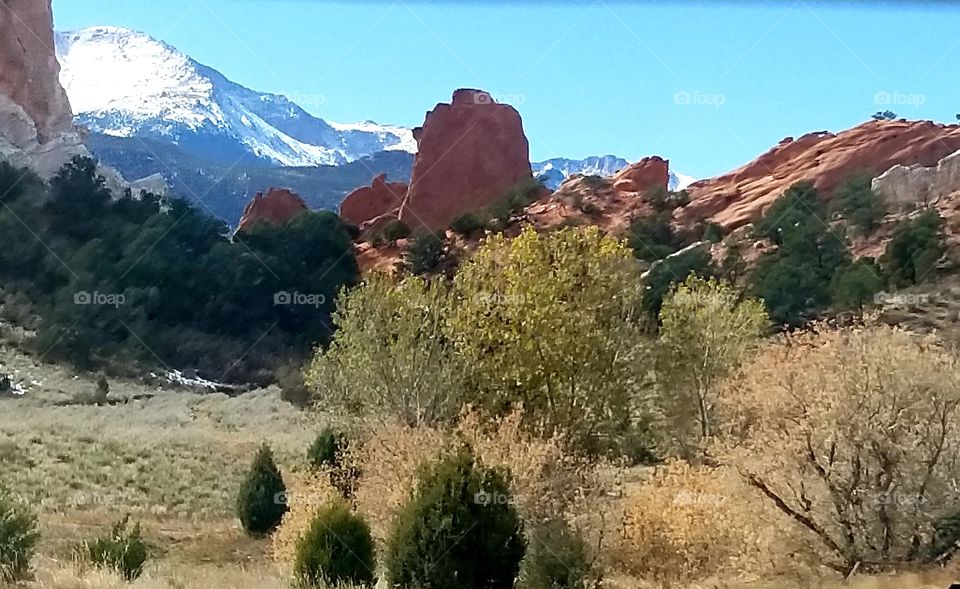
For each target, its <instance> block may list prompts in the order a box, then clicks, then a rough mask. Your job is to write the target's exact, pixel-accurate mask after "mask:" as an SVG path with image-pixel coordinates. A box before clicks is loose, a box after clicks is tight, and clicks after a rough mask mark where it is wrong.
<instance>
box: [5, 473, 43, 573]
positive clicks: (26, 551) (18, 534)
mask: <svg viewBox="0 0 960 589" xmlns="http://www.w3.org/2000/svg"><path fill="white" fill-rule="evenodd" d="M39 540H40V534H39V532H38V531H37V516H36V515H34V514H33V513H32V512H31V511H29V510H28V509H27V508H26V507H25V506H24V505H23V504H22V503H20V502H19V501H17V500H16V499H14V498H13V497H11V496H10V495H9V494H8V492H7V491H6V490H4V489H0V581H5V582H8V583H13V582H15V581H18V580H20V579H22V578H24V577H25V576H26V574H27V572H28V571H29V570H30V560H31V559H32V558H33V553H34V550H35V549H36V546H37V542H38V541H39Z"/></svg>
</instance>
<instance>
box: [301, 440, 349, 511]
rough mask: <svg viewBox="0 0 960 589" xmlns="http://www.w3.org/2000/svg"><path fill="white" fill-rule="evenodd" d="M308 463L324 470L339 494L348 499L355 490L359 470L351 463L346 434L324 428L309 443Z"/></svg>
mask: <svg viewBox="0 0 960 589" xmlns="http://www.w3.org/2000/svg"><path fill="white" fill-rule="evenodd" d="M307 458H308V459H309V460H310V464H311V465H312V466H313V467H314V468H316V469H320V470H323V471H326V472H327V474H328V475H329V477H330V484H331V485H333V487H334V488H335V489H337V491H339V492H340V495H341V496H343V497H344V498H347V499H349V498H350V497H353V495H354V491H356V485H357V480H358V479H359V478H360V470H359V469H358V468H357V467H356V466H355V465H354V464H353V460H352V458H351V456H350V440H349V438H348V437H347V434H345V433H344V432H341V431H336V430H334V429H333V428H329V427H328V428H325V429H324V430H323V431H322V432H320V434H319V435H317V438H316V439H315V440H314V441H313V444H311V445H310V449H309V450H308V451H307Z"/></svg>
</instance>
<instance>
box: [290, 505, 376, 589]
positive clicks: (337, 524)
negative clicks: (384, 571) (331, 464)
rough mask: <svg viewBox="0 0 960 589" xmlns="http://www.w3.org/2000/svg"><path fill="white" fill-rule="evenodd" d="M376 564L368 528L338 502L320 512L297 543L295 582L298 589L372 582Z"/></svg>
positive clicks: (370, 584) (369, 584)
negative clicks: (300, 588) (301, 588)
mask: <svg viewBox="0 0 960 589" xmlns="http://www.w3.org/2000/svg"><path fill="white" fill-rule="evenodd" d="M376 567H377V562H376V558H375V554H374V545H373V537H372V536H371V534H370V526H368V525H367V523H366V522H365V521H364V520H363V518H361V517H360V516H359V515H356V514H354V513H351V512H350V508H349V507H348V506H347V505H346V504H344V503H342V502H337V503H334V504H332V505H329V506H327V507H325V508H323V509H321V510H319V511H318V512H317V513H316V514H315V515H314V516H313V520H312V521H311V523H310V527H309V528H308V529H307V531H306V532H305V533H304V535H303V536H301V537H300V540H299V541H298V542H297V548H296V556H295V558H294V563H293V572H294V578H295V580H296V582H297V584H298V585H299V586H300V587H328V586H336V585H339V584H341V583H351V584H353V585H361V586H364V587H369V586H372V585H373V584H374V582H375V578H374V571H375V570H376Z"/></svg>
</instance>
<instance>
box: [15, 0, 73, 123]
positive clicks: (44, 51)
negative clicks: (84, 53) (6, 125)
mask: <svg viewBox="0 0 960 589" xmlns="http://www.w3.org/2000/svg"><path fill="white" fill-rule="evenodd" d="M50 3H51V0H2V1H0V94H3V95H5V96H8V97H9V98H10V99H12V100H13V102H14V103H16V104H17V105H19V106H20V107H21V108H22V109H23V110H24V111H25V112H26V113H27V115H29V117H30V118H31V120H33V121H34V122H35V123H36V125H37V132H38V134H39V135H40V137H41V141H44V140H46V139H49V138H50V137H52V136H53V135H55V134H57V133H63V132H69V131H72V130H73V122H72V114H71V111H70V102H69V101H68V100H67V94H66V92H64V90H63V87H62V86H61V85H60V81H59V76H60V64H59V63H57V56H56V52H55V51H54V46H53V13H52V11H51V7H50Z"/></svg>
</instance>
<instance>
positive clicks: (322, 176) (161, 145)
mask: <svg viewBox="0 0 960 589" xmlns="http://www.w3.org/2000/svg"><path fill="white" fill-rule="evenodd" d="M87 145H88V146H89V148H90V150H91V151H92V152H93V153H94V154H95V155H96V156H97V157H98V158H100V160H102V161H104V162H107V163H108V164H110V165H112V166H114V167H116V168H118V169H120V170H123V172H124V173H125V174H126V175H127V176H128V177H130V178H141V177H145V176H149V175H151V174H155V173H159V174H162V175H163V176H164V178H166V180H167V183H168V184H169V185H170V187H171V189H172V190H173V193H174V194H176V195H178V196H182V197H184V198H186V199H187V200H190V201H192V202H196V203H197V204H198V206H199V207H200V208H202V209H204V210H206V211H207V212H209V213H211V214H213V215H214V216H217V217H219V218H221V219H223V220H225V221H226V222H228V223H229V224H231V225H236V223H237V221H238V220H239V219H240V215H241V214H242V213H243V207H244V206H245V205H246V203H247V201H248V200H249V199H250V197H251V196H252V195H253V194H254V193H256V192H257V191H263V190H266V189H267V188H269V187H271V186H277V187H284V188H289V189H291V190H293V191H294V192H296V193H298V194H299V195H300V196H302V197H303V199H304V200H305V201H307V204H309V205H310V207H311V208H314V209H331V210H336V209H337V208H338V207H339V206H340V201H341V200H343V197H344V196H345V195H346V194H347V193H348V192H350V191H351V190H353V189H354V188H356V187H357V186H362V185H364V184H369V183H370V180H371V178H373V177H375V176H377V175H378V174H381V173H386V174H387V175H388V177H389V178H391V179H394V178H395V179H397V180H400V181H409V179H410V170H411V168H412V166H413V155H412V154H409V153H406V152H404V151H381V152H379V153H376V154H374V155H373V156H371V157H368V158H363V159H360V160H356V161H354V162H350V163H347V164H342V165H339V166H311V167H282V166H276V165H271V164H269V163H265V162H262V161H260V160H257V159H256V158H253V157H252V156H247V157H245V158H244V159H243V160H242V161H241V162H238V163H236V164H233V163H225V162H223V161H216V160H209V159H204V158H201V157H198V156H196V155H193V154H192V153H189V152H188V151H186V150H184V149H181V148H180V147H179V146H177V145H175V144H173V143H170V142H169V141H163V140H158V139H141V138H130V137H111V136H109V135H101V134H93V135H91V136H90V137H89V139H88V140H87Z"/></svg>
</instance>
